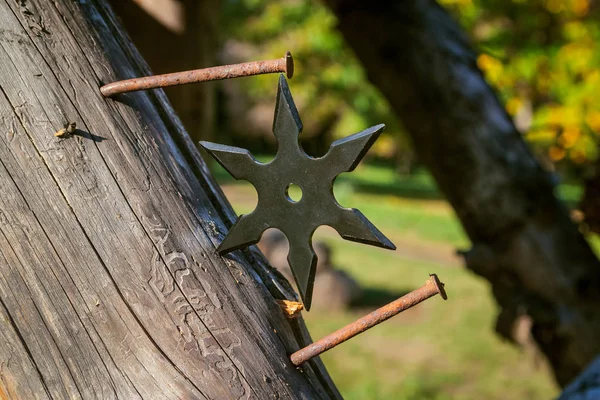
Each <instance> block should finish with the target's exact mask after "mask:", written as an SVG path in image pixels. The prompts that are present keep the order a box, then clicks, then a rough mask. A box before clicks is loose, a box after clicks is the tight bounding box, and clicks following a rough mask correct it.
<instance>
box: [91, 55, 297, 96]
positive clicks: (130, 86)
mask: <svg viewBox="0 0 600 400" xmlns="http://www.w3.org/2000/svg"><path fill="white" fill-rule="evenodd" d="M277 72H285V74H286V75H287V77H288V78H291V77H292V76H293V75H294V60H293V58H292V54H291V53H290V52H289V51H288V52H287V53H285V56H283V58H278V59H276V60H264V61H253V62H247V63H242V64H232V65H221V66H218V67H211V68H203V69H195V70H191V71H183V72H173V73H170V74H162V75H152V76H145V77H141V78H133V79H127V80H123V81H118V82H112V83H109V84H107V85H104V86H102V87H101V88H100V92H101V93H102V95H103V96H104V97H110V96H114V95H116V94H119V93H127V92H134V91H136V90H145V89H155V88H161V87H167V86H176V85H184V84H188V83H196V82H207V81H218V80H221V79H231V78H240V77H243V76H252V75H261V74H272V73H277Z"/></svg>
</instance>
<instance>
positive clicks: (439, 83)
mask: <svg viewBox="0 0 600 400" xmlns="http://www.w3.org/2000/svg"><path fill="white" fill-rule="evenodd" d="M326 3H327V4H328V5H329V6H330V7H331V9H332V10H333V11H334V12H335V14H336V15H337V17H338V19H339V28H340V30H341V32H342V33H343V35H344V36H345V38H346V40H347V41H348V43H349V44H350V46H351V47H352V48H353V49H354V51H355V52H356V54H357V56H358V58H359V59H360V60H361V61H362V62H363V64H364V66H365V68H366V70H367V73H368V76H369V79H370V80H371V81H372V82H373V83H374V84H375V85H377V86H378V87H379V88H380V90H381V91H382V93H383V94H384V95H385V97H386V98H387V99H388V101H389V102H390V104H391V106H392V108H393V109H394V110H395V112H396V113H397V114H398V116H399V117H400V118H401V120H402V121H403V123H404V125H405V127H406V129H407V130H408V132H409V134H410V136H411V137H412V139H413V142H414V146H415V149H416V152H417V154H418V156H419V157H420V159H421V160H422V161H423V162H424V163H425V164H426V165H427V166H428V167H429V168H430V170H431V172H432V173H433V175H434V177H435V179H436V180H437V182H438V185H439V187H440V188H441V189H442V190H443V192H444V193H445V194H446V196H447V198H448V200H449V201H450V203H451V204H452V206H453V207H454V209H455V211H456V213H457V215H458V217H459V218H460V220H461V222H462V224H463V227H464V229H465V231H466V232H467V234H468V236H469V237H470V239H471V241H472V243H473V248H472V249H471V250H470V251H469V252H467V253H466V264H467V267H468V268H469V269H471V270H472V271H474V272H475V273H477V274H479V275H481V276H483V277H485V278H487V279H488V280H489V281H490V282H491V284H492V290H493V294H494V296H495V298H496V300H497V301H498V303H499V305H500V307H501V311H500V315H499V317H498V324H497V327H496V328H497V330H498V332H500V333H501V334H503V335H505V336H508V332H510V330H511V327H512V324H513V322H514V321H515V319H516V317H518V316H519V315H520V314H522V313H527V314H529V315H530V316H531V317H532V319H533V327H532V333H533V335H534V337H535V339H536V341H537V343H538V344H539V345H540V347H541V349H542V351H543V352H544V353H545V355H546V356H547V357H548V359H549V361H550V363H551V365H552V367H553V369H554V373H555V376H556V378H557V380H558V382H559V383H560V384H563V385H564V384H566V383H567V382H569V381H570V380H571V379H572V378H574V377H575V376H576V375H577V374H578V373H579V372H580V371H581V370H582V369H583V368H584V367H585V366H586V365H587V364H588V363H589V362H591V361H592V359H593V358H594V356H595V355H596V354H598V353H599V352H600V341H599V340H598V338H599V337H600V307H599V306H598V304H599V300H600V263H599V262H598V260H597V259H596V257H595V256H594V254H593V253H592V251H591V249H590V247H589V246H588V244H587V242H586V241H585V239H584V238H583V236H582V235H581V234H580V233H579V232H578V229H577V226H575V225H574V224H573V223H572V222H571V221H570V219H569V216H568V213H567V210H566V209H565V207H564V206H563V205H562V204H561V202H560V201H559V200H557V198H556V197H555V195H554V184H553V181H552V177H551V175H550V174H549V173H547V172H546V171H544V170H543V169H542V168H541V167H540V165H539V164H538V162H537V161H536V159H535V158H534V156H533V155H532V154H531V152H530V151H529V149H528V147H527V146H526V144H525V143H524V141H523V139H522V137H521V135H520V134H519V132H517V130H516V128H515V127H514V125H513V123H512V121H511V120H510V118H509V116H508V115H507V114H506V112H505V111H504V109H503V107H502V106H501V104H500V103H499V102H498V100H497V98H496V96H495V94H494V92H493V91H492V90H491V89H490V87H489V86H488V85H487V84H486V82H485V81H484V78H483V77H482V74H481V73H480V71H479V70H478V69H477V66H476V58H475V54H474V53H473V51H472V50H471V48H470V47H469V44H468V42H467V40H466V39H465V37H464V35H463V34H462V32H461V31H460V29H459V27H458V26H457V25H456V24H455V23H454V22H453V21H452V19H451V18H450V17H449V16H448V14H447V13H446V12H445V11H444V10H443V9H442V8H441V7H439V6H438V5H437V4H436V3H435V2H434V1H433V0H410V1H402V2H387V1H383V0H379V1H371V2H363V1H358V0H326ZM482 329H485V327H482Z"/></svg>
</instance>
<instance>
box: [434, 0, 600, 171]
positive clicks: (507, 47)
mask: <svg viewBox="0 0 600 400" xmlns="http://www.w3.org/2000/svg"><path fill="white" fill-rule="evenodd" d="M441 3H442V5H444V6H446V7H447V8H448V9H450V10H451V11H453V14H454V15H455V16H456V17H457V18H458V19H459V21H460V23H461V25H462V26H463V27H464V28H465V29H466V30H467V31H468V32H469V33H470V36H471V38H472V40H473V42H474V44H475V45H476V47H477V48H478V49H479V50H480V52H481V54H480V55H479V57H478V59H477V62H478V65H479V67H480V68H481V70H482V71H483V72H484V74H485V76H486V78H487V80H488V82H489V83H490V84H491V85H492V86H494V87H495V88H496V89H497V91H498V93H499V95H500V98H501V100H502V102H503V103H504V104H505V105H506V110H507V111H508V112H509V114H511V115H512V116H513V117H515V119H516V120H517V121H519V119H521V124H520V125H521V128H524V130H526V131H527V133H526V138H527V140H528V141H529V142H530V143H531V144H532V145H533V147H534V148H535V149H536V150H537V151H538V153H541V154H543V155H546V156H547V157H548V159H549V160H550V161H552V162H555V163H561V164H563V165H564V166H571V167H577V166H585V165H586V164H589V163H591V162H593V161H594V160H596V158H597V157H598V151H597V149H598V134H600V97H598V96H597V95H596V93H598V91H599V90H600V71H598V66H599V65H600V64H599V62H600V47H599V46H600V45H599V43H600V27H599V26H598V13H599V10H598V5H597V4H596V5H595V8H594V7H593V5H592V3H591V2H590V1H589V0H441Z"/></svg>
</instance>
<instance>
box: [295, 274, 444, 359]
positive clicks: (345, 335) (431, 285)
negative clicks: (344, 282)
mask: <svg viewBox="0 0 600 400" xmlns="http://www.w3.org/2000/svg"><path fill="white" fill-rule="evenodd" d="M436 294H439V295H440V296H441V297H442V299H444V300H446V299H447V298H448V297H447V296H446V291H445V290H444V284H443V283H442V282H440V281H439V279H438V277H437V275H435V274H432V275H430V277H429V279H428V280H427V282H426V283H425V285H423V286H421V287H420V288H418V289H416V290H413V291H412V292H410V293H408V294H407V295H404V296H402V297H400V298H399V299H397V300H394V301H393V302H391V303H389V304H387V305H385V306H383V307H381V308H379V309H377V310H375V311H373V312H372V313H370V314H368V315H366V316H364V317H362V318H360V319H358V320H356V321H354V322H352V323H351V324H349V325H346V326H345V327H343V328H341V329H338V330H337V331H335V332H333V333H331V334H329V335H327V336H325V337H324V338H322V339H320V340H317V341H316V342H314V343H312V344H310V345H308V346H306V347H304V348H302V349H300V350H298V351H297V352H295V353H293V354H292V355H291V356H290V359H291V360H292V363H293V364H294V365H296V366H299V365H302V364H303V363H305V362H306V361H308V360H310V359H311V358H313V357H316V356H318V355H319V354H321V353H324V352H326V351H327V350H329V349H331V348H333V347H335V346H337V345H338V344H340V343H343V342H345V341H346V340H348V339H350V338H353V337H354V336H356V335H358V334H360V333H362V332H364V331H366V330H368V329H370V328H372V327H374V326H375V325H377V324H380V323H382V322H383V321H385V320H387V319H389V318H391V317H393V316H394V315H396V314H399V313H401V312H402V311H404V310H407V309H409V308H411V307H413V306H415V305H417V304H419V303H421V302H423V301H425V300H427V299H428V298H430V297H433V296H435V295H436Z"/></svg>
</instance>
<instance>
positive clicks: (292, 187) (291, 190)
mask: <svg viewBox="0 0 600 400" xmlns="http://www.w3.org/2000/svg"><path fill="white" fill-rule="evenodd" d="M285 196H286V197H287V199H288V201H289V202H290V203H297V202H299V201H300V200H301V199H302V189H300V186H298V185H296V184H295V183H290V184H289V185H288V186H287V187H286V188H285Z"/></svg>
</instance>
